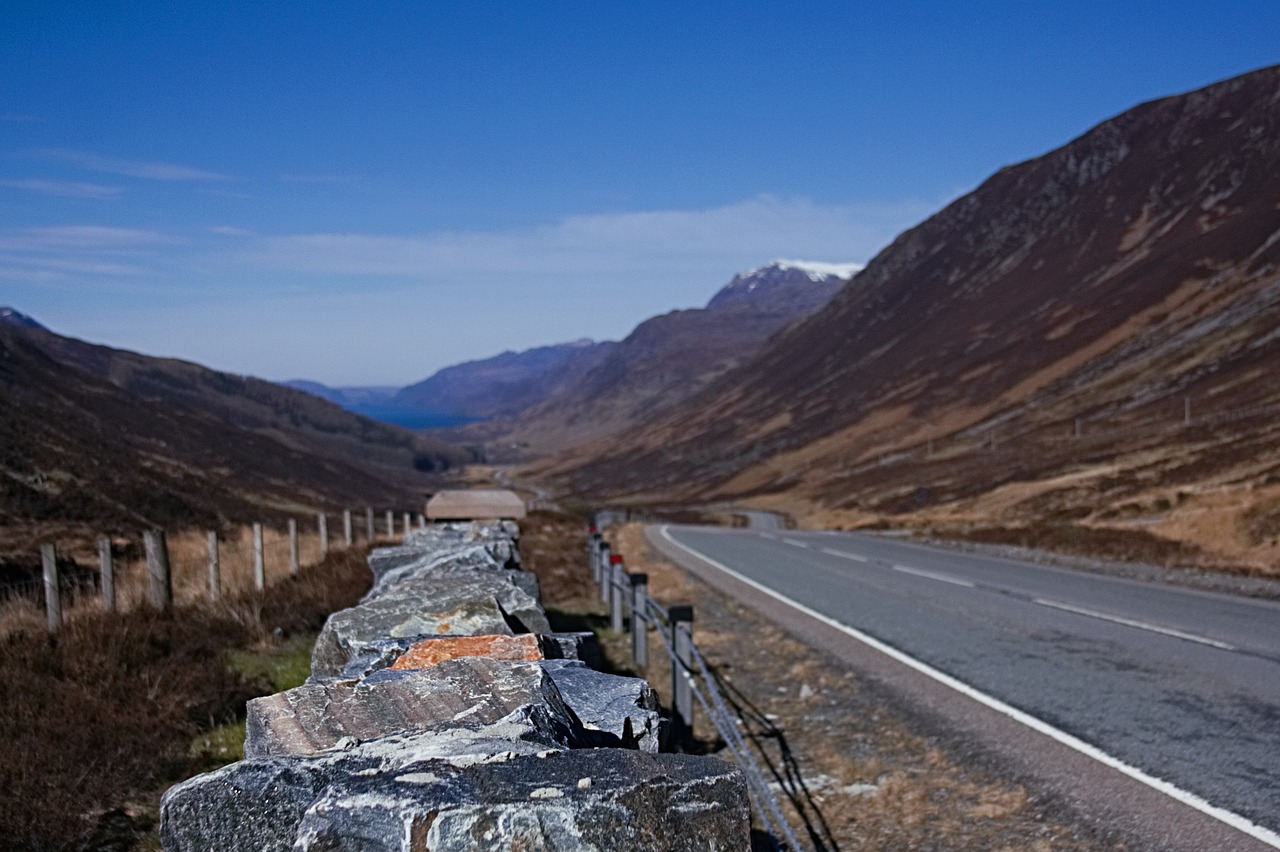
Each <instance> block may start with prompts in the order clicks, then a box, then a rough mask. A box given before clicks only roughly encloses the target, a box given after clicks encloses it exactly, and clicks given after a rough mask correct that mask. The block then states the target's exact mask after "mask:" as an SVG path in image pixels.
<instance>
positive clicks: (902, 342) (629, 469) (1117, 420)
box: [548, 68, 1280, 535]
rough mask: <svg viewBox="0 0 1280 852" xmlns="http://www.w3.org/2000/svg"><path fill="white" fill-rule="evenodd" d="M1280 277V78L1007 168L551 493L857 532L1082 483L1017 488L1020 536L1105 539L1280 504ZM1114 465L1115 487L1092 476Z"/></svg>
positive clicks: (1261, 75) (1158, 107) (579, 462)
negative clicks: (694, 506) (1056, 481)
mask: <svg viewBox="0 0 1280 852" xmlns="http://www.w3.org/2000/svg"><path fill="white" fill-rule="evenodd" d="M1278 270H1280V68H1268V69H1263V70H1261V71H1257V72H1254V73H1252V74H1248V75H1244V76H1242V77H1239V78H1236V79H1233V80H1229V81H1226V82H1223V83H1220V84H1216V85H1214V86H1210V87H1208V88H1206V89H1203V90H1200V91H1197V92H1193V93H1190V94H1186V95H1181V96H1176V97H1171V98H1166V99H1163V100H1159V101H1154V102H1151V103H1147V104H1143V105H1141V106H1139V107H1136V108H1134V109H1133V110H1130V111H1129V112H1126V113H1124V114H1122V115H1120V116H1118V117H1116V118H1114V119H1112V120H1110V121H1107V122H1104V123H1103V124H1101V125H1099V126H1098V127H1096V128H1094V129H1093V130H1091V131H1089V132H1088V133H1086V134H1085V135H1083V136H1082V137H1080V138H1079V139H1076V140H1075V141H1073V142H1071V143H1069V144H1068V145H1066V146H1064V147H1062V148H1060V149H1058V150H1056V151H1053V152H1051V153H1049V154H1046V155H1045V156H1043V157H1040V158H1037V159H1035V160H1031V161H1029V162H1026V163H1022V164H1019V165H1016V166H1012V167H1009V168H1006V169H1003V170H1001V171H1000V172H998V173H997V174H995V175H994V176H992V177H991V178H990V179H989V180H987V181H986V182H985V183H984V184H983V185H982V186H981V187H979V188H978V189H977V190H975V191H974V192H973V193H971V194H970V195H967V196H965V197H964V198H961V199H959V200H958V201H956V202H954V203H953V204H951V205H949V206H948V207H947V208H945V209H944V210H942V211H941V212H939V213H938V214H936V215H935V216H933V217H932V218H930V219H929V220H927V221H926V222H924V223H922V224H921V225H919V226H918V227H916V228H914V229H912V230H910V231H908V232H906V233H904V234H903V235H901V236H900V237H899V238H898V239H897V240H895V241H894V243H893V244H892V245H890V246H889V247H888V248H887V249H885V250H884V251H883V252H882V253H881V254H880V255H878V256H877V257H876V258H875V259H874V260H873V261H872V262H871V263H870V264H869V265H868V266H867V268H866V270H865V271H863V272H862V273H860V274H859V275H858V276H856V278H855V280H854V285H853V286H850V287H848V288H846V289H845V290H843V291H842V292H841V293H840V294H839V295H838V296H837V297H836V298H835V299H834V300H833V301H832V303H831V304H830V305H829V306H828V307H827V308H826V309H824V310H823V311H821V312H819V313H818V314H816V315H815V316H814V317H812V318H811V319H810V320H809V321H807V322H805V323H803V324H801V325H799V326H796V327H793V328H791V329H789V330H787V331H786V332H784V333H783V334H781V335H780V336H779V337H778V338H776V339H775V340H774V341H772V342H771V344H770V345H769V346H768V347H767V348H766V350H765V351H763V352H762V353H761V355H760V356H759V357H758V358H756V359H755V360H753V361H752V363H750V364H748V365H746V366H744V367H742V368H740V369H738V370H735V371H733V372H732V373H730V374H728V375H726V376H724V377H722V379H721V380H719V381H718V382H716V383H715V384H714V385H712V386H710V387H709V388H707V390H706V391H705V392H703V393H701V394H699V395H698V396H696V397H695V398H693V399H691V400H689V401H687V403H685V404H682V405H680V406H678V407H677V408H675V409H673V410H671V411H670V412H669V414H668V416H665V417H662V418H659V419H657V420H656V421H654V422H652V423H650V424H649V425H648V426H647V427H646V428H644V429H642V430H636V431H635V432H633V433H631V434H628V435H627V436H626V438H625V439H624V440H619V441H615V442H614V443H613V445H612V446H610V447H603V448H602V447H596V448H594V450H593V453H592V455H591V456H590V457H589V456H588V455H587V454H585V453H584V454H579V455H578V456H576V457H569V458H566V459H562V460H560V462H559V463H558V465H556V466H553V467H551V468H548V471H549V472H551V473H555V474H557V475H560V477H561V478H560V480H559V481H560V482H561V484H562V485H563V486H565V487H568V488H572V489H579V490H588V491H606V490H607V491H611V492H613V493H615V494H617V493H626V492H630V493H632V494H633V495H637V496H639V495H645V494H648V495H650V496H659V495H660V496H665V497H678V498H682V499H721V498H731V499H739V498H742V497H747V496H751V495H755V496H756V497H757V498H759V499H765V496H766V495H774V496H773V497H772V498H768V499H772V500H774V501H775V502H777V503H779V504H783V503H785V504H787V505H789V506H792V507H795V508H798V509H799V510H800V511H802V512H810V513H820V512H823V511H828V510H832V509H834V510H839V511H843V512H844V513H845V515H844V516H845V517H848V518H851V519H856V518H858V517H862V518H866V517H875V516H880V515H882V514H883V513H884V512H891V513H892V512H902V511H908V510H910V511H913V512H918V513H919V512H923V511H924V510H925V509H927V508H929V507H934V508H933V510H932V511H933V514H932V515H930V517H935V518H937V517H943V516H944V515H946V514H947V512H946V511H944V510H943V509H942V508H939V507H946V509H947V510H949V511H950V513H951V514H950V517H954V518H959V517H962V516H964V513H965V512H966V511H968V512H971V513H972V516H973V517H977V516H980V515H982V513H983V512H987V513H990V512H993V511H995V508H993V507H994V503H993V502H991V501H988V502H987V503H983V502H982V500H981V495H984V494H986V495H991V494H994V493H995V492H996V491H997V490H999V487H1000V486H1001V485H1003V484H1009V483H1014V482H1015V481H1037V480H1048V479H1050V478H1052V477H1054V476H1060V475H1066V474H1071V475H1080V476H1083V477H1084V479H1085V480H1086V485H1085V486H1081V487H1079V488H1077V487H1076V486H1075V485H1069V486H1063V487H1062V488H1058V487H1057V486H1055V485H1053V484H1048V485H1045V486H1044V487H1043V488H1027V489H1024V490H1025V491H1027V492H1028V493H1029V494H1030V496H1029V497H1028V498H1027V500H1026V501H1022V500H1020V499H1015V498H1012V497H1010V499H1009V500H1008V501H1006V503H1007V505H1006V504H1002V506H1003V507H1004V510H1006V511H1005V518H1006V520H1008V518H1013V519H1015V520H1018V521H1019V522H1020V521H1024V520H1028V519H1031V518H1037V519H1043V518H1045V517H1049V516H1050V515H1052V513H1053V512H1065V513H1067V514H1069V515H1071V516H1073V517H1074V518H1076V519H1077V520H1079V519H1084V520H1090V521H1097V522H1099V523H1101V522H1104V521H1107V520H1108V518H1111V517H1113V515H1109V514H1108V513H1113V512H1118V511H1119V507H1120V506H1122V505H1124V504H1125V503H1127V502H1133V498H1134V497H1135V495H1147V496H1148V497H1151V500H1152V501H1153V503H1152V504H1153V505H1155V503H1156V502H1158V500H1159V499H1170V500H1174V501H1176V500H1177V497H1176V492H1177V490H1178V487H1179V483H1182V484H1183V485H1184V486H1186V487H1190V486H1191V485H1192V484H1195V483H1199V484H1204V483H1205V482H1207V481H1209V480H1210V479H1213V481H1215V482H1220V483H1222V484H1230V483H1244V482H1250V483H1253V484H1254V486H1255V487H1270V486H1269V485H1266V484H1265V483H1269V482H1271V480H1269V479H1268V477H1280V457H1278V456H1277V444H1276V441H1275V438H1276V435H1275V433H1274V431H1273V427H1272V426H1271V425H1270V420H1268V419H1266V418H1265V417H1261V416H1255V414H1256V413H1257V412H1259V411H1263V412H1265V411H1270V410H1272V409H1273V408H1275V407H1277V406H1280V386H1277V384H1276V383H1275V382H1274V381H1273V380H1272V378H1271V377H1273V376H1274V375H1277V374H1278V371H1280V336H1278V335H1276V334H1275V332H1274V330H1275V329H1276V328H1277V327H1280V272H1278ZM1187 398H1190V399H1191V400H1192V406H1193V409H1194V413H1195V414H1199V415H1200V416H1199V419H1197V418H1196V417H1195V416H1193V418H1192V420H1191V424H1190V427H1189V428H1188V427H1186V426H1185V425H1184V422H1183V421H1184V418H1185V409H1186V405H1187ZM1250 412H1255V414H1250ZM1211 418H1218V419H1217V420H1214V419H1211ZM1250 418H1253V419H1250ZM1197 429H1199V430H1200V431H1197ZM1206 429H1209V430H1210V431H1207V432H1206V431H1204V430H1206ZM1077 432H1078V433H1079V434H1080V436H1081V437H1080V438H1078V439H1077V438H1075V435H1076V434H1077ZM979 448H985V450H983V452H985V453H987V455H985V456H980V455H979ZM1143 453H1147V454H1148V455H1149V456H1150V458H1148V459H1147V461H1146V462H1145V463H1144V462H1142V460H1141V458H1140V456H1141V454H1143ZM1130 456H1133V458H1132V459H1130ZM1117 459H1120V460H1121V461H1120V462H1117ZM1126 459H1127V461H1126ZM1100 460H1106V461H1107V462H1108V463H1109V464H1111V466H1112V467H1111V473H1110V475H1111V476H1113V477H1119V478H1120V479H1121V480H1122V481H1121V482H1120V483H1118V484H1117V483H1110V484H1107V483H1103V482H1101V481H1100V480H1098V479H1097V478H1096V477H1092V476H1091V475H1087V474H1084V473H1080V471H1081V470H1082V469H1084V468H1082V467H1081V466H1083V465H1088V464H1090V463H1094V462H1099V461H1100ZM1116 464H1119V467H1116ZM1197 466H1198V467H1197ZM1100 476H1101V475H1100ZM1214 477H1217V479H1214ZM1129 479H1132V480H1133V481H1131V482H1130V481H1128V480H1129ZM1086 486H1087V487H1086ZM1144 488H1145V489H1146V490H1145V491H1144V490H1143V489H1144ZM1161 488H1163V489H1165V490H1166V491H1168V492H1169V494H1168V495H1166V496H1165V497H1156V496H1153V495H1155V494H1156V491H1157V490H1158V489H1161ZM1072 489H1075V490H1074V491H1073V490H1072ZM1153 489H1154V490H1153ZM1004 493H1005V494H1006V496H1007V495H1008V490H1006V492H1004ZM1143 499H1146V497H1143ZM1266 499H1267V500H1269V499H1270V497H1267V498H1266ZM1264 502H1265V501H1264ZM1267 511H1269V510H1267ZM837 514H839V512H837ZM925 514H926V515H928V513H927V512H925ZM1156 523H1158V522H1156ZM1170 534H1171V535H1172V533H1170Z"/></svg>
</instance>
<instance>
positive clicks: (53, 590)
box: [40, 544, 62, 633]
mask: <svg viewBox="0 0 1280 852" xmlns="http://www.w3.org/2000/svg"><path fill="white" fill-rule="evenodd" d="M40 562H41V565H42V567H43V568H44V613H45V620H46V623H47V625H48V627H49V632H50V633H57V632H58V631H59V630H61V629H62V589H61V588H60V583H59V582H58V551H57V550H56V549H54V546H53V545H52V544H42V545H40Z"/></svg>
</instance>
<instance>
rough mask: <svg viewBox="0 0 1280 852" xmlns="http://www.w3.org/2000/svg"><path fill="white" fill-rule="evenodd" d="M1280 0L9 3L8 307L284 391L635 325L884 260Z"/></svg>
mask: <svg viewBox="0 0 1280 852" xmlns="http://www.w3.org/2000/svg"><path fill="white" fill-rule="evenodd" d="M1277 32H1280V3H1276V2H1274V0H1256V1H1255V2H1232V0H1223V2H1216V3H1213V4H1207V3H1189V2H1163V3H1154V2H1128V3H1124V4H1116V3H1112V2H1097V1H1096V0H1079V2H1074V3H1027V2H973V3H955V4H951V3H946V4H943V3H928V4H926V3H912V2H899V3H893V4H887V3H886V4H871V3H857V2H844V3H826V2H808V3H787V4H784V3H768V4H766V3H751V2H696V0H686V2H673V3H666V2H645V3H634V2H609V3H601V2H596V3H585V2H573V0H567V2H519V3H517V2H510V3H503V2H477V3H466V4H463V3H446V2H427V0H423V2H393V0H384V1H383V2H360V3H356V2H351V3H340V2H319V0H312V2H305V3H304V2H297V3H290V2H267V3H219V2H209V3H203V4H176V3H172V2H164V3H160V2H156V3H148V2H130V3H125V2H104V0H99V2H83V3H77V2H49V0H41V2H27V0H6V2H5V3H3V4H0V305H5V304H7V305H12V306H13V307H16V308H18V309H19V310H22V311H25V312H27V313H29V314H32V315H33V316H35V317H36V318H37V319H39V320H40V321H42V322H44V323H45V324H46V325H49V326H50V327H52V328H53V329H55V330H57V331H60V332H63V333H66V334H71V335H73V336H77V337H82V338H84V339H88V340H92V341H96V342H103V343H107V344H110V345H113V346H121V347H125V348H130V349H136V350H139V351H143V352H147V353H149V354H157V355H167V356H175V357H182V358H189V359H192V360H196V361H199V362H201V363H205V364H208V365H210V366H213V367H217V368H220V369H225V370H231V371H234V372H239V373H247V374H253V375H259V376H264V377H266V378H270V379H287V378H299V377H306V378H312V379H316V380H319V381H324V382H326V383H329V384H337V385H351V384H405V383H409V382H412V381H416V380H419V379H421V378H424V377H425V376H427V375H428V374H430V373H431V372H433V371H434V370H435V369H437V368H439V367H442V366H445V365H447V364H450V363H455V362H458V361H461V360H467V359H471V358H477V357H484V356H487V355H490V354H495V353H497V352H500V351H502V350H504V349H521V348H526V347H529V346H535V345H541V344H547V343H553V342H559V341H563V340H571V339H575V338H579V337H587V336H590V337H596V338H617V337H620V336H622V335H623V334H625V333H626V332H627V331H628V330H630V328H631V327H633V326H634V325H635V324H636V323H637V322H639V321H640V320H642V319H644V318H646V317H648V316H650V315H653V314H656V313H661V312H664V311H667V310H670V309H673V308H677V307H692V306H697V305H701V304H703V303H705V301H706V300H707V299H708V298H709V297H710V296H711V295H712V293H714V292H715V291H716V290H717V289H718V288H719V287H720V286H722V285H723V284H725V283H727V282H728V280H729V279H730V278H731V277H732V276H733V275H734V274H735V273H736V272H738V271H741V270H744V269H747V268H750V267H753V266H758V265H760V264H762V263H765V262H767V261H768V260H770V259H772V258H775V257H794V258H804V259H809V260H819V261H829V262H850V261H859V262H863V261H866V260H869V259H870V258H871V256H873V255H874V254H875V252H876V251H877V250H878V249H879V248H881V247H883V246H884V245H885V244H886V243H887V242H888V241H889V240H890V239H892V237H893V236H894V235H895V234H896V233H898V232H899V231H901V230H902V229H904V228H905V227H908V226H910V225H912V224H914V223H916V222H918V221H919V220H921V219H923V218H924V217H926V216H927V215H929V214H930V213H932V212H934V211H935V210H937V209H938V208H939V207H941V206H942V205H943V204H945V203H946V202H947V201H948V200H950V199H952V198H954V197H956V196H957V195H959V194H961V193H963V192H966V191H968V190H970V189H972V188H974V187H975V186H977V185H978V184H979V183H980V182H981V181H982V180H983V179H984V178H986V177H987V176H989V175H990V174H991V173H992V172H994V171H996V170H997V169H998V168H1000V167H1001V166H1004V165H1007V164H1009V163H1013V162H1017V161H1020V160H1024V159H1028V158H1030V157H1034V156H1037V155H1039V154H1042V153H1044V152H1045V151H1048V150H1050V149H1052V148H1054V147H1057V146H1058V145H1061V144H1063V143H1065V142H1067V141H1069V140H1070V139H1071V138H1073V137H1075V136H1077V135H1079V134H1080V133H1083V132H1084V131H1085V130H1086V129H1088V128H1089V127H1090V126H1091V125H1093V124H1096V123H1097V122H1099V121H1101V120H1104V119H1106V118H1108V117H1110V116H1112V115H1114V114H1116V113H1119V112H1122V111H1123V110H1125V109H1127V108H1129V107H1131V106H1133V105H1135V104H1137V103H1139V102H1141V101H1144V100H1150V99H1152V98H1156V97H1160V96H1163V95H1168V94H1173V93H1176V92H1180V91H1186V90H1189V89H1194V88H1198V87H1200V86H1203V85H1207V84H1209V83H1212V82H1214V81H1216V80H1219V79H1223V78H1226V77H1230V76H1233V75H1235V74H1238V73H1243V72H1245V71H1248V70H1251V69H1254V68H1258V67H1262V66H1265V65H1269V64H1273V63H1276V62H1280V39H1277V38H1276V36H1275V34H1276V33H1277Z"/></svg>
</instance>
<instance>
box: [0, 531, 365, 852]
mask: <svg viewBox="0 0 1280 852" xmlns="http://www.w3.org/2000/svg"><path fill="white" fill-rule="evenodd" d="M175 539H176V540H175V545H176V546H175V548H174V559H175V566H174V568H175V573H177V572H178V571H179V570H183V569H180V568H179V566H180V565H183V564H184V563H185V560H186V559H187V557H189V556H190V555H191V554H190V549H191V548H190V546H189V545H188V544H187V542H186V541H185V540H184V539H183V537H181V536H177V537H175ZM286 548H287V544H286ZM366 552H367V551H366V550H365V549H364V548H359V549H352V550H338V551H334V552H333V553H331V554H330V555H329V558H327V559H325V560H323V561H322V562H320V563H319V564H318V565H313V566H308V567H307V568H305V569H304V570H302V571H301V572H300V573H299V574H298V575H297V576H288V568H287V565H288V563H287V551H286V560H285V562H284V565H285V568H284V572H283V574H281V572H280V570H279V569H276V570H275V572H274V573H273V575H272V582H271V584H270V585H269V586H268V588H267V591H266V592H265V593H257V592H254V591H252V590H251V589H250V590H248V591H246V590H244V586H245V583H244V582H243V580H242V579H241V578H240V576H239V574H240V572H242V570H243V569H242V568H232V569H231V570H232V576H231V582H230V583H229V586H230V587H231V588H230V590H229V591H228V593H227V594H226V595H225V596H224V597H223V599H222V600H221V601H220V602H219V603H217V604H212V603H210V602H208V601H206V600H203V599H201V598H200V597H199V596H198V595H197V594H196V593H195V591H194V590H195V589H198V588H199V587H198V585H197V584H195V583H193V582H191V581H184V582H183V588H184V589H186V591H184V592H183V594H181V595H180V596H179V604H178V606H176V607H175V608H174V610H172V611H171V612H167V613H163V614H162V613H156V612H154V611H151V610H149V609H147V608H146V607H143V606H132V607H131V608H129V609H128V610H127V611H124V612H114V613H108V612H102V611H101V609H100V607H98V606H96V605H84V606H79V607H76V608H74V610H73V612H72V616H73V617H70V618H68V619H67V621H66V623H65V625H64V628H63V630H62V631H61V632H60V633H58V634H57V635H56V636H48V635H46V634H45V632H44V625H43V621H42V620H39V621H38V623H37V625H36V626H35V628H34V629H22V627H23V625H22V624H21V623H15V622H10V624H9V628H10V629H9V632H8V633H7V635H6V636H4V637H2V638H0V648H2V649H3V653H0V684H3V688H0V802H3V806H2V807H0V849H15V850H16V849H23V850H29V849H80V848H94V849H119V850H124V849H128V848H131V844H132V843H134V842H135V841H136V840H137V838H138V836H139V835H140V834H141V833H143V832H145V830H146V829H147V828H148V823H149V822H150V821H152V820H153V819H154V814H155V807H156V800H157V798H158V795H159V791H160V790H161V789H163V787H164V786H167V785H168V784H170V783H172V782H174V781H177V780H180V779H181V778H183V777H186V776H187V775H189V774H192V773H193V772H196V771H203V770H204V769H207V768H209V767H208V766H207V765H205V764H203V763H201V762H200V761H199V760H198V759H196V758H193V757H192V756H191V754H190V752H189V745H190V743H191V740H192V738H193V737H194V736H195V735H196V734H198V733H199V732H200V731H202V730H205V729H208V728H211V727H213V726H215V725H217V724H221V723H224V722H227V721H230V720H233V719H235V718H236V717H237V716H238V715H241V714H243V708H244V702H245V700H246V699H248V698H251V697H253V696H255V695H261V694H266V693H268V692H271V691H273V690H272V688H271V685H270V683H269V682H267V681H266V680H265V679H263V678H255V679H252V680H245V679H244V677H242V676H240V675H237V674H235V673H234V672H233V671H232V670H231V669H230V668H229V667H228V665H227V660H226V656H227V653H228V652H229V651H231V650H236V649H252V648H264V647H268V646H272V645H274V643H276V642H278V641H280V640H281V639H283V638H286V637H290V636H296V635H303V634H306V633H309V632H314V631H316V630H318V629H319V627H320V626H321V625H322V624H323V622H324V619H325V617H326V616H327V615H328V613H330V612H332V611H333V610H335V609H340V608H342V607H346V606H351V605H352V604H354V603H355V602H356V601H357V600H358V599H359V597H360V596H361V595H362V594H363V593H364V591H365V590H366V589H367V588H368V586H369V583H370V581H371V579H372V578H371V576H370V573H369V570H368V567H367V565H366V564H365V561H364V556H365V553H366ZM268 565H270V562H268ZM250 585H251V584H250ZM131 594H132V593H131Z"/></svg>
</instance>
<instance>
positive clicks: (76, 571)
mask: <svg viewBox="0 0 1280 852" xmlns="http://www.w3.org/2000/svg"><path fill="white" fill-rule="evenodd" d="M330 520H332V518H331V517H330V515H329V514H327V513H324V512H318V513H316V514H315V515H314V522H313V523H312V524H310V525H308V527H307V529H306V530H305V531H303V530H302V529H301V525H300V522H299V519H298V518H289V519H288V520H287V521H286V522H284V523H281V524H279V525H278V526H276V527H271V526H268V525H265V524H262V523H253V524H243V525H239V526H235V527H230V528H224V530H223V531H222V532H219V531H216V530H198V529H189V530H180V531H177V532H175V533H174V534H172V535H169V534H167V533H166V531H164V530H159V529H152V530H148V531H146V532H144V533H141V534H138V535H135V536H116V537H108V536H105V535H103V536H97V537H93V536H90V537H89V538H87V539H86V538H85V537H84V536H78V537H71V536H64V537H60V538H59V539H58V540H55V541H46V542H45V543H44V544H42V545H41V546H40V548H39V552H38V554H33V558H31V559H30V560H29V564H27V565H23V564H22V562H21V561H17V562H16V564H15V560H13V559H12V557H10V565H8V566H7V568H6V576H3V577H0V634H3V633H7V632H10V631H12V630H21V629H25V628H27V627H31V626H34V624H35V623H36V621H37V619H38V613H39V612H40V611H41V610H43V612H44V615H45V620H46V627H47V629H48V630H49V631H50V632H51V633H52V632H57V631H58V630H59V629H60V628H61V626H62V621H63V618H64V616H74V615H75V614H76V613H77V612H78V611H93V610H97V611H103V610H105V611H117V610H130V609H135V608H137V607H140V606H151V607H153V608H157V609H166V608H168V607H169V606H172V605H174V603H175V601H176V602H177V603H179V604H190V603H195V602H196V601H198V600H217V599H219V598H220V597H222V595H224V594H235V593H238V592H241V591H245V590H248V589H250V588H256V589H257V590H258V591H262V590H264V589H265V588H266V587H267V585H268V584H269V583H270V582H276V581H278V580H279V579H282V578H284V577H287V576H289V575H291V574H296V573H297V572H298V571H299V569H300V568H301V567H302V566H303V565H304V564H305V565H311V564H316V563H318V562H320V561H321V560H323V558H324V557H325V555H326V554H327V553H328V552H329V549H330V546H331V544H332V546H335V547H341V546H345V547H348V548H350V547H353V546H355V545H356V544H357V543H358V542H361V541H363V542H370V543H371V542H374V541H378V540H394V539H396V538H398V537H399V536H400V535H401V534H407V533H408V532H409V531H410V529H412V528H413V527H414V526H415V525H416V526H417V527H419V528H421V527H424V526H425V525H426V519H425V518H424V517H423V516H422V515H421V514H417V515H416V524H415V515H414V514H413V513H410V512H396V511H393V510H386V511H385V512H382V513H378V514H375V512H374V510H373V509H372V508H366V509H365V510H364V512H363V513H362V514H361V513H353V512H352V510H350V509H346V510H344V511H343V512H342V513H341V515H340V522H339V523H340V525H335V526H334V527H333V528H332V531H333V534H332V535H331V527H330ZM23 561H28V560H23Z"/></svg>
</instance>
